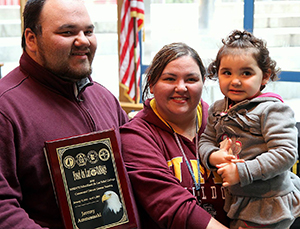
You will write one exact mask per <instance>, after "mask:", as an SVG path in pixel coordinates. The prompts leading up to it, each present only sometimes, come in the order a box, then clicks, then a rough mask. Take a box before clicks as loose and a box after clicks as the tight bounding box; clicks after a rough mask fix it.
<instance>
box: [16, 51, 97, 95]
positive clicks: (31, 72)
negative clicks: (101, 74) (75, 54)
mask: <svg viewBox="0 0 300 229" xmlns="http://www.w3.org/2000/svg"><path fill="white" fill-rule="evenodd" d="M20 69H21V71H22V72H24V74H25V75H26V76H27V77H30V78H32V79H33V80H35V81H38V82H39V83H40V84H42V85H44V86H45V87H47V88H49V89H50V90H52V91H55V92H56V93H58V94H62V95H63V96H64V97H67V98H69V99H72V98H74V96H75V94H80V93H82V92H83V91H84V89H85V88H86V87H87V86H90V85H92V84H93V81H92V79H91V77H88V78H85V79H83V80H81V81H80V82H79V83H77V86H76V87H75V85H76V84H74V82H71V81H66V80H63V79H61V78H60V77H58V76H56V75H54V74H53V73H51V72H50V71H48V70H47V69H45V68H44V67H42V66H41V65H39V64H38V63H37V62H35V61H34V60H33V59H32V58H31V57H30V56H29V55H28V54H27V53H26V52H25V51H24V52H23V54H22V56H21V58H20ZM75 88H77V89H78V93H76V90H75Z"/></svg>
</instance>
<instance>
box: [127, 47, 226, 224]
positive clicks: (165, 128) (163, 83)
mask: <svg viewBox="0 0 300 229" xmlns="http://www.w3.org/2000/svg"><path fill="white" fill-rule="evenodd" d="M146 74H147V84H146V86H145V89H144V91H143V100H144V109H143V110H142V111H140V112H139V113H138V114H137V115H136V116H135V117H134V118H133V119H132V120H131V121H130V122H129V123H127V124H125V125H124V126H123V127H122V128H121V138H122V152H123V158H124V161H125V165H126V168H127V170H128V173H129V177H130V179H131V182H132V186H133V190H134V193H135V196H136V201H137V204H138V205H139V210H140V212H139V213H140V219H141V223H142V228H149V229H150V228H151V229H155V228H172V229H176V228H178V229H184V228H188V229H193V228H197V229H204V228H213V229H218V228H226V227H225V226H223V225H221V224H220V223H219V222H218V221H217V220H215V219H214V218H213V217H215V218H216V219H218V220H219V221H220V222H222V223H224V224H227V218H226V216H225V213H224V212H223V204H224V203H223V198H224V195H223V192H222V189H221V184H222V180H221V178H220V177H219V176H218V175H217V174H216V173H213V172H208V171H206V170H205V169H204V167H203V166H202V165H201V164H200V162H199V156H198V155H199V154H198V152H197V148H198V147H196V146H197V145H198V141H199V138H200V135H201V133H202V132H203V130H204V128H205V125H206V119H207V109H208V105H207V104H206V103H205V102H204V101H202V100H201V94H202V88H203V82H204V76H205V68H204V66H203V64H202V61H201V59H200V57H199V56H198V54H197V52H196V51H195V50H193V49H192V48H190V47H189V46H187V45H185V44H183V43H173V44H170V45H166V46H164V47H163V48H162V49H161V50H160V51H159V52H158V53H157V54H156V56H155V57H154V59H153V61H152V64H151V65H150V67H149V68H148V70H147V73H146ZM149 90H150V93H151V94H153V95H154V98H152V99H147V100H146V98H147V96H148V91H149ZM200 205H201V206H200ZM204 209H206V211H205V210H204ZM212 216H213V217H212Z"/></svg>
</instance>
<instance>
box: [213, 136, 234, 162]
mask: <svg viewBox="0 0 300 229" xmlns="http://www.w3.org/2000/svg"><path fill="white" fill-rule="evenodd" d="M231 145H232V140H231V139H225V140H223V141H222V142H221V143H220V150H218V151H215V152H213V153H212V154H211V155H210V156H209V159H208V161H209V164H210V165H211V166H214V167H215V166H216V165H217V164H222V163H229V162H231V161H232V160H234V159H236V157H235V156H233V155H231V154H229V152H228V151H229V149H230V147H231Z"/></svg>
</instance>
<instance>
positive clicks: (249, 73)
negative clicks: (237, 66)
mask: <svg viewBox="0 0 300 229" xmlns="http://www.w3.org/2000/svg"><path fill="white" fill-rule="evenodd" d="M243 75H244V76H251V75H252V74H251V72H249V71H245V72H244V73H243Z"/></svg>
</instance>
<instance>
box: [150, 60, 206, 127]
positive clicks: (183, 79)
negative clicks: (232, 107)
mask: <svg viewBox="0 0 300 229" xmlns="http://www.w3.org/2000/svg"><path fill="white" fill-rule="evenodd" d="M202 87H203V81H202V76H201V73H200V69H199V66H198V65H197V63H196V61H195V60H194V59H193V58H192V57H190V56H182V57H180V58H178V59H176V60H173V61H172V62H170V63H169V64H168V65H167V66H166V67H165V69H164V70H163V72H162V74H161V76H160V77H159V79H158V81H157V82H156V84H154V85H150V92H151V93H152V94H153V95H154V97H155V101H156V106H157V111H158V113H159V114H160V115H161V116H162V118H164V119H165V120H167V121H172V122H176V121H177V120H178V119H183V118H188V117H192V116H193V117H195V115H196V111H197V105H198V104H199V101H200V98H201V94H202Z"/></svg>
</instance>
